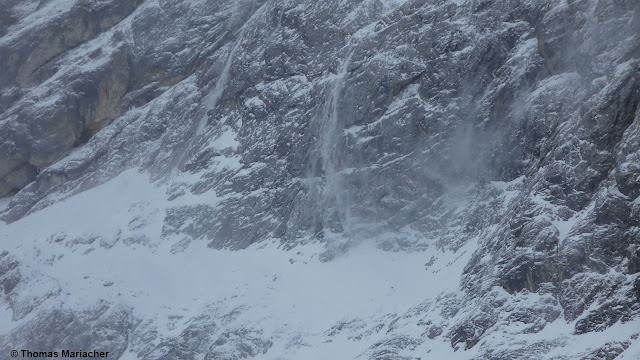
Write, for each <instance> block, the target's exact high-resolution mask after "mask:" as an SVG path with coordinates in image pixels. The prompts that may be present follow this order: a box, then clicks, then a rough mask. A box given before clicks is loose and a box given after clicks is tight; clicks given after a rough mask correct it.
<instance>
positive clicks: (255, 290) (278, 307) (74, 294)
mask: <svg viewBox="0 0 640 360" xmlns="http://www.w3.org/2000/svg"><path fill="white" fill-rule="evenodd" d="M166 186H167V185H157V184H153V183H151V182H150V180H149V178H148V176H147V175H146V174H143V173H139V172H138V171H136V170H128V171H125V172H123V173H122V174H121V175H119V176H118V177H116V178H115V179H113V180H111V181H109V182H107V183H105V184H103V185H101V186H98V187H96V188H93V189H91V190H88V191H86V192H83V193H81V194H78V195H76V196H73V197H71V198H68V199H66V200H64V201H61V202H59V203H57V204H55V205H52V206H50V207H48V208H46V209H44V210H41V211H39V212H36V213H33V214H31V215H30V216H27V217H25V218H23V219H21V220H19V221H17V222H15V223H12V224H10V225H7V224H4V223H2V222H0V239H2V243H1V244H2V245H1V248H0V252H2V251H4V250H8V251H9V253H10V254H12V255H13V256H14V257H16V258H17V259H18V260H19V261H20V262H21V263H22V264H21V266H22V269H23V270H21V271H28V272H29V273H30V274H29V275H30V276H29V277H27V282H26V283H22V284H21V285H20V286H21V288H20V292H19V293H20V296H21V297H24V298H25V299H26V298H29V297H31V298H34V297H45V296H43V295H44V294H45V293H46V291H48V290H51V289H56V288H59V289H60V291H59V292H58V294H59V295H58V296H57V297H53V298H51V299H49V300H46V301H48V302H46V303H43V304H42V306H46V307H55V306H61V307H63V308H70V309H83V308H87V307H90V306H92V305H94V304H96V303H98V302H99V301H100V300H107V301H108V302H110V303H111V304H117V305H122V306H125V307H127V308H131V309H133V314H134V315H135V316H136V317H138V318H140V319H147V320H148V319H152V320H153V321H154V323H155V326H157V330H158V332H159V333H160V336H161V337H169V336H177V335H179V334H180V332H181V331H182V330H184V328H186V327H187V326H188V325H189V321H190V320H191V319H193V318H195V317H197V316H199V315H201V314H206V313H211V311H210V309H211V308H212V307H215V308H216V311H215V313H216V314H220V315H223V314H228V313H231V312H233V311H236V310H241V311H239V315H238V318H237V319H236V320H235V322H236V323H240V324H242V326H244V327H246V328H254V329H261V330H262V334H263V336H264V337H265V338H266V339H271V340H272V341H273V343H274V344H273V347H272V348H271V349H270V350H269V351H268V352H267V353H266V354H262V355H259V356H258V357H257V358H259V359H274V358H279V357H281V356H285V358H291V359H293V358H296V359H307V360H311V359H329V358H335V359H337V358H341V359H352V358H356V357H358V356H359V355H360V354H362V353H363V352H365V351H366V350H367V348H368V347H369V346H371V345H372V344H374V343H376V342H378V341H382V340H384V339H385V338H388V336H389V335H388V331H387V330H388V328H389V329H390V328H391V324H389V323H390V322H391V321H392V320H393V319H394V318H396V319H397V318H398V317H399V316H403V314H405V315H406V314H408V313H411V311H412V309H415V308H416V307H419V306H420V305H421V304H423V303H425V301H427V302H428V301H432V300H434V299H435V298H436V297H437V296H438V295H440V294H443V293H457V294H458V295H460V296H462V294H461V291H460V288H459V286H460V285H459V284H460V276H461V274H462V271H463V268H464V266H465V265H466V263H467V262H468V260H469V258H470V256H471V253H472V252H473V251H474V249H475V247H476V246H477V245H476V243H475V242H473V241H472V242H470V243H468V244H467V245H465V246H464V247H462V248H461V249H459V250H458V251H457V252H450V251H440V250H438V251H437V253H435V252H434V251H430V250H428V251H425V252H414V253H405V252H386V251H382V250H380V249H378V248H376V246H375V244H374V242H373V241H370V242H367V241H366V240H364V241H361V242H359V245H357V246H355V247H352V248H350V249H349V250H348V251H347V252H345V253H344V254H341V255H339V256H337V257H336V258H334V259H333V260H331V261H329V262H321V261H320V260H319V257H320V256H319V254H320V253H321V252H323V251H324V250H325V244H320V243H312V244H308V245H305V246H298V247H296V248H294V249H293V250H289V251H285V250H283V249H281V248H279V246H278V243H277V242H275V241H273V242H263V243H260V244H254V245H252V246H251V247H249V248H248V249H245V250H242V251H227V250H213V249H210V248H208V247H207V246H206V244H207V242H206V241H205V240H204V239H200V240H196V241H193V242H191V243H190V245H189V246H188V247H186V249H184V250H182V251H178V252H176V251H175V247H174V245H175V244H176V243H177V242H179V241H180V240H182V239H174V238H171V237H162V227H163V220H164V216H165V212H166V210H167V209H168V208H170V207H173V206H176V205H181V204H183V203H187V202H188V203H190V205H195V204H197V203H198V202H200V203H207V204H210V205H211V204H215V203H216V202H217V201H219V200H220V199H219V198H218V197H217V196H216V194H215V193H213V192H210V193H205V194H203V195H199V196H183V197H180V198H178V199H177V200H175V201H168V200H166V198H167V195H166V193H167V189H166ZM178 201H179V202H180V203H181V204H177V203H176V202H178ZM429 249H433V247H429ZM434 255H435V256H434ZM432 256H433V257H434V259H435V260H434V262H433V264H432V265H430V266H428V267H425V263H426V262H428V260H429V259H430V258H431V257H432ZM24 269H26V270H24ZM54 292H55V291H54ZM531 296H532V297H533V296H536V295H535V294H532V295H531ZM0 305H2V306H0V324H1V325H0V335H1V334H6V333H8V332H9V331H10V330H11V329H12V328H14V327H16V326H19V325H20V323H22V322H25V321H28V320H29V319H31V318H32V316H33V313H32V314H30V315H29V316H27V317H25V318H24V319H22V320H19V321H11V320H10V319H11V316H12V314H11V310H10V309H8V308H7V306H6V304H0ZM420 316H422V317H424V314H422V315H420ZM433 316H434V317H437V316H438V315H436V314H434V315H433ZM175 319H180V320H175ZM354 320H355V321H358V320H360V321H364V322H365V323H368V322H369V323H370V324H368V325H367V326H369V327H372V326H373V324H375V323H376V322H378V323H379V322H381V321H382V322H384V323H386V324H385V328H384V329H383V330H382V331H378V332H377V333H374V334H373V335H371V336H370V337H369V338H367V339H364V340H362V341H356V340H353V338H349V336H348V334H343V333H340V334H338V335H336V336H332V337H331V338H330V339H329V338H328V337H327V335H326V334H327V331H328V330H329V329H331V327H332V326H335V325H336V324H339V323H348V322H350V321H354ZM418 320H419V319H418V318H416V319H411V320H409V323H408V325H406V329H404V328H401V329H399V330H398V331H400V333H401V334H405V335H408V336H412V337H414V338H422V337H424V335H422V333H423V332H424V328H423V327H420V326H415V324H416V323H417V322H418ZM454 320H455V319H451V321H454ZM403 321H406V320H403ZM412 324H413V325H412ZM513 326H517V324H513V325H509V326H507V327H513ZM639 328H640V323H638V322H630V323H627V324H616V325H614V326H613V327H611V328H609V329H607V330H606V331H604V332H602V333H597V334H586V335H582V336H570V335H569V334H571V333H572V332H573V324H572V323H570V324H568V323H565V322H564V321H562V320H558V321H556V322H554V323H552V324H549V325H547V327H545V329H544V330H543V331H541V332H540V333H538V334H531V335H525V336H522V335H515V337H514V334H517V332H512V331H511V330H514V329H515V328H514V329H511V330H510V329H509V328H505V329H498V330H497V331H490V332H488V333H487V334H486V336H485V340H483V341H486V342H489V343H492V344H496V346H499V347H500V346H502V347H508V346H509V344H510V343H514V342H516V343H517V342H521V341H523V340H525V341H527V342H529V341H555V340H557V339H564V340H563V341H562V343H561V344H559V345H558V347H557V348H556V349H553V350H552V351H551V352H550V353H548V357H547V358H549V359H553V358H554V357H558V356H580V354H581V353H583V352H584V351H585V349H591V348H594V347H596V346H600V345H601V344H604V343H605V342H607V341H616V340H622V339H628V338H629V336H631V335H632V334H634V333H637V332H638V329H639ZM515 330H517V329H515ZM296 339H298V340H296ZM296 341H297V342H298V343H300V344H298V345H296V346H291V343H292V342H296ZM480 345H482V344H480ZM480 347H481V346H476V347H475V348H473V349H471V350H470V351H454V349H452V347H451V345H450V343H449V341H448V339H447V338H446V337H444V336H440V337H438V338H436V339H435V340H429V341H426V342H424V343H423V344H422V345H420V346H419V347H418V348H417V349H414V350H413V352H412V354H413V353H424V354H425V355H428V358H434V359H436V358H438V359H439V358H444V357H447V358H450V359H469V358H472V357H473V356H478V355H479V353H478V351H479V349H480ZM639 353H640V349H638V344H633V345H632V347H631V348H630V349H629V350H628V351H627V352H626V353H625V356H626V357H624V359H632V358H634V357H633V356H634V355H631V354H639ZM629 356H631V357H629ZM129 358H131V359H133V358H135V352H130V353H126V354H125V355H124V356H123V359H129Z"/></svg>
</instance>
